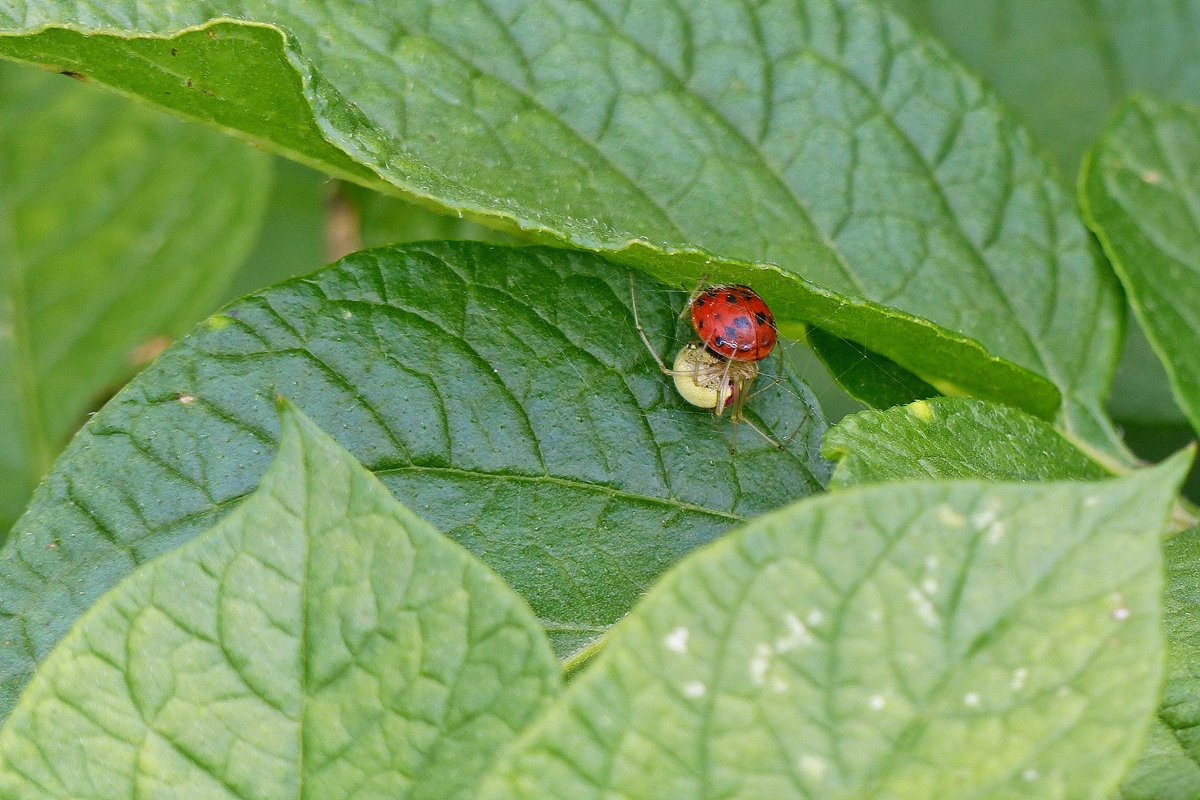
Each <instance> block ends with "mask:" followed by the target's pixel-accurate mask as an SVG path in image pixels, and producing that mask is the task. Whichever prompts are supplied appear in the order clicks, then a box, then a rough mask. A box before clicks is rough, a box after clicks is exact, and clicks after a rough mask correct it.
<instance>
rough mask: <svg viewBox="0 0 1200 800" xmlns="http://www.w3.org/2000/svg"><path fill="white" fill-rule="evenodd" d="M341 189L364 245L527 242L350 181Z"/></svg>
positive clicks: (522, 238)
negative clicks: (349, 202)
mask: <svg viewBox="0 0 1200 800" xmlns="http://www.w3.org/2000/svg"><path fill="white" fill-rule="evenodd" d="M342 189H343V191H345V192H346V194H347V195H348V196H349V198H350V200H351V202H352V203H353V204H354V210H355V211H356V212H357V214H358V218H359V225H360V235H361V237H362V244H363V246H364V247H379V246H380V245H385V244H400V243H403V242H421V241H429V240H433V239H454V240H463V239H466V240H470V241H474V242H492V243H494V244H528V243H529V242H528V241H526V240H525V237H520V236H514V235H513V234H508V233H504V232H502V231H498V230H494V229H492V228H485V227H484V226H482V225H480V224H479V223H476V222H471V221H470V220H468V219H461V218H459V217H457V216H449V215H445V214H435V213H434V212H432V211H427V210H425V209H423V208H420V207H418V206H415V205H413V204H412V203H406V202H405V201H403V200H400V199H399V198H396V197H389V196H387V195H385V194H380V193H379V192H373V191H371V190H369V189H365V188H363V187H361V186H356V185H354V184H343V186H342Z"/></svg>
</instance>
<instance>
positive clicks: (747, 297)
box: [742, 289, 754, 300]
mask: <svg viewBox="0 0 1200 800" xmlns="http://www.w3.org/2000/svg"><path fill="white" fill-rule="evenodd" d="M742 299H743V300H753V299H754V292H752V291H750V290H749V289H746V290H745V291H744V292H742Z"/></svg>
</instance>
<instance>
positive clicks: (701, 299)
mask: <svg viewBox="0 0 1200 800" xmlns="http://www.w3.org/2000/svg"><path fill="white" fill-rule="evenodd" d="M707 302H708V298H707V297H705V296H704V295H700V296H699V297H697V298H696V302H695V303H692V305H694V306H695V307H696V308H704V304H705V303H707Z"/></svg>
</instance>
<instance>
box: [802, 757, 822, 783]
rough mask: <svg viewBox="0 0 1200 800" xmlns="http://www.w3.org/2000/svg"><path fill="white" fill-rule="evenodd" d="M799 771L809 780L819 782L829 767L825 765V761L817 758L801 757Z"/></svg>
mask: <svg viewBox="0 0 1200 800" xmlns="http://www.w3.org/2000/svg"><path fill="white" fill-rule="evenodd" d="M800 769H801V770H803V771H804V774H805V775H807V776H808V777H809V778H810V779H811V780H814V781H819V780H821V779H822V778H824V777H825V771H826V770H827V769H829V766H828V765H827V764H826V763H825V759H823V758H818V757H817V756H803V757H802V758H801V759H800Z"/></svg>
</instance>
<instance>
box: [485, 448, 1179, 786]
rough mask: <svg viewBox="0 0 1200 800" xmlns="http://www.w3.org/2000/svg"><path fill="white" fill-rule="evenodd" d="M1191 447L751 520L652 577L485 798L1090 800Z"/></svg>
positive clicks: (1152, 653)
mask: <svg viewBox="0 0 1200 800" xmlns="http://www.w3.org/2000/svg"><path fill="white" fill-rule="evenodd" d="M1186 462H1187V458H1179V459H1176V460H1174V461H1173V462H1172V463H1171V464H1170V465H1169V466H1166V467H1165V468H1159V469H1155V470H1146V471H1141V472H1138V473H1135V474H1134V475H1132V476H1130V477H1128V478H1124V479H1120V480H1114V481H1110V482H1106V483H1098V484H1097V483H1059V484H1024V485H1005V484H993V483H981V482H958V483H932V482H908V483H903V484H885V485H882V486H877V487H865V488H861V489H852V490H848V491H846V492H839V493H837V494H834V495H830V496H828V497H822V498H815V499H811V500H807V501H804V502H801V503H797V504H794V505H792V506H789V507H787V508H786V509H783V510H781V511H778V512H775V513H773V514H770V515H767V516H765V517H763V518H761V519H759V520H756V521H754V522H752V523H750V524H749V525H747V526H746V527H744V528H743V529H741V530H739V531H737V532H735V533H733V534H731V535H729V536H727V537H724V538H723V539H721V540H720V541H718V542H716V543H714V544H713V545H712V546H710V547H707V548H705V549H704V550H702V551H700V552H698V553H696V554H694V555H693V556H691V557H689V558H688V559H687V560H685V561H684V562H683V563H682V564H680V566H679V567H678V568H676V569H675V570H673V571H672V572H670V573H669V574H668V575H667V576H665V577H664V579H663V580H662V581H661V582H660V583H659V584H658V585H657V586H656V587H655V588H654V589H653V591H651V592H650V593H649V594H648V595H647V597H646V598H645V600H643V601H642V602H641V603H639V604H638V606H637V608H636V609H634V611H633V612H631V614H630V615H629V617H628V618H626V619H625V620H622V622H621V623H620V624H619V625H618V626H617V627H616V628H614V629H613V631H612V633H611V634H610V636H609V639H608V643H607V645H606V646H605V648H604V651H603V652H602V653H601V654H600V655H599V656H598V657H597V659H596V661H595V663H594V664H593V665H592V666H591V667H590V668H589V669H588V670H587V672H585V673H584V674H583V675H581V676H580V677H579V678H577V679H576V680H575V681H574V682H573V683H572V684H571V685H570V686H569V687H568V688H567V690H566V691H565V692H564V693H563V694H562V695H561V696H560V697H559V699H558V700H556V701H555V702H554V704H553V705H552V706H551V707H550V708H549V709H548V710H547V711H546V712H545V713H544V714H543V715H542V716H540V717H539V718H538V720H537V721H535V722H534V723H533V724H532V725H531V726H530V727H529V728H527V729H526V730H525V731H524V732H523V733H522V734H521V735H520V736H519V737H518V738H517V741H516V742H515V743H514V744H513V745H511V746H510V748H509V749H508V750H506V751H505V754H504V755H503V756H502V757H501V758H500V760H499V761H498V762H497V765H496V767H495V768H494V769H493V771H492V772H491V773H490V774H489V776H488V778H487V779H486V780H485V781H484V783H483V788H482V790H481V792H480V793H479V796H480V798H481V800H500V798H504V799H505V800H517V799H518V798H530V800H533V799H534V798H536V799H537V800H545V799H546V798H571V800H590V799H591V798H601V797H622V798H631V799H632V800H640V798H663V797H670V798H673V800H689V798H711V797H745V798H768V797H769V798H772V800H792V799H793V798H796V799H798V798H810V797H821V798H865V797H897V798H907V797H926V798H942V797H946V798H951V797H953V798H959V797H979V798H993V797H994V798H1001V797H1003V798H1015V797H1065V798H1083V797H1106V796H1108V794H1109V793H1110V792H1111V791H1112V790H1113V789H1114V788H1115V787H1116V782H1117V781H1118V780H1119V779H1120V777H1121V775H1122V774H1123V773H1124V770H1125V769H1126V768H1127V767H1128V765H1129V763H1130V762H1131V761H1132V760H1133V757H1134V756H1135V755H1136V754H1137V753H1138V752H1139V750H1140V748H1141V744H1142V740H1143V734H1144V732H1145V730H1146V728H1147V725H1148V723H1149V721H1150V719H1151V718H1152V716H1153V709H1154V707H1155V703H1156V701H1157V699H1158V686H1159V681H1160V680H1161V677H1162V671H1163V663H1162V653H1163V642H1162V631H1161V629H1160V620H1161V615H1160V593H1161V591H1162V583H1163V577H1162V556H1161V551H1160V548H1159V537H1160V536H1161V534H1162V530H1163V525H1164V522H1165V520H1166V517H1167V512H1168V511H1169V510H1170V508H1171V505H1172V503H1173V502H1174V497H1175V488H1176V486H1177V485H1178V481H1179V480H1180V479H1181V478H1182V476H1183V472H1184V471H1185V470H1186V468H1187V463H1186Z"/></svg>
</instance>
